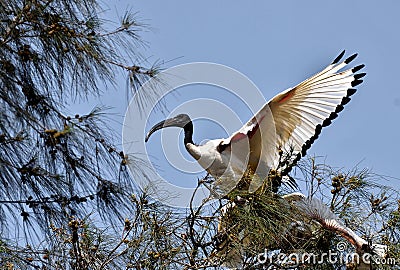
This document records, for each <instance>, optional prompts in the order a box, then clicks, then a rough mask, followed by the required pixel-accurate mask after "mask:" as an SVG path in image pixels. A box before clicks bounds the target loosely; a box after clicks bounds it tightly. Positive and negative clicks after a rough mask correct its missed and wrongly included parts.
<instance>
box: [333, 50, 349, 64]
mask: <svg viewBox="0 0 400 270" xmlns="http://www.w3.org/2000/svg"><path fill="white" fill-rule="evenodd" d="M345 52H346V50H343V51H342V52H341V53H340V54H339V55H338V56H337V57H336V58H335V60H333V62H332V65H334V64H337V63H338V62H339V61H340V59H342V57H343V55H344V54H345Z"/></svg>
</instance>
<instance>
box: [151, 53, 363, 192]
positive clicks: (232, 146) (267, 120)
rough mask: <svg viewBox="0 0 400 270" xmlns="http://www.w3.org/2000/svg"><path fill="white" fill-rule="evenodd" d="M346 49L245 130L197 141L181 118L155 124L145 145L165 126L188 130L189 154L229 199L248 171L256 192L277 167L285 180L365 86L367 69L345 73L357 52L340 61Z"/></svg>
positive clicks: (280, 96) (263, 110)
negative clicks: (324, 130)
mask: <svg viewBox="0 0 400 270" xmlns="http://www.w3.org/2000/svg"><path fill="white" fill-rule="evenodd" d="M344 53H345V51H343V52H342V53H341V54H340V55H339V56H338V57H336V59H335V60H334V61H333V62H332V63H331V64H330V65H328V66H327V67H326V68H325V69H323V70H322V71H321V72H319V73H317V74H315V75H314V76H311V77H310V78H308V79H306V80H305V81H303V82H301V83H300V84H298V85H297V86H295V87H292V88H289V89H287V90H285V91H283V92H281V93H279V94H278V95H276V96H275V97H273V98H272V99H271V100H270V101H269V102H268V103H266V104H265V105H264V107H263V108H261V109H260V110H259V111H258V112H257V113H256V115H254V117H253V118H251V119H250V120H249V121H248V122H247V123H246V124H245V125H244V126H243V127H242V128H241V129H239V130H238V131H237V132H235V133H233V134H232V135H231V136H230V137H229V138H227V139H215V140H210V141H208V142H207V143H205V144H203V145H196V144H194V143H193V140H192V135H193V124H192V121H191V119H190V117H189V116H188V115H186V114H179V115H177V116H175V117H173V118H170V119H166V120H164V121H161V122H159V123H158V124H156V125H154V126H153V127H152V128H151V129H150V131H149V132H148V134H147V136H146V138H145V141H146V142H147V141H148V139H149V137H150V136H151V135H152V134H153V133H154V132H155V131H157V130H159V129H162V128H165V127H180V128H183V129H184V134H185V137H184V143H185V147H186V149H187V151H188V152H189V153H190V155H192V156H193V157H194V158H195V159H196V160H197V161H198V163H199V164H200V165H201V166H202V167H203V168H204V169H205V170H206V171H207V172H208V173H209V174H210V175H212V176H213V177H214V178H215V179H216V182H215V183H214V187H215V191H216V192H217V193H218V194H222V195H226V194H227V193H229V192H230V191H231V190H232V189H234V188H235V187H236V185H237V183H238V182H239V181H240V179H241V178H242V176H243V174H244V173H245V172H251V173H252V174H254V175H256V176H257V177H254V178H253V180H252V182H251V183H250V185H249V187H248V191H249V192H254V191H255V190H257V189H258V188H259V187H260V185H261V184H262V182H263V180H264V179H266V177H268V174H269V173H270V171H271V169H274V170H275V171H276V172H277V173H278V174H279V175H280V176H281V177H283V176H286V175H288V173H289V172H290V171H291V169H292V167H293V166H294V165H295V164H296V163H297V161H299V159H300V158H301V157H302V156H304V155H305V154H306V151H307V150H308V149H309V148H310V147H311V145H312V143H313V142H314V141H315V140H316V139H317V138H318V136H319V134H320V132H321V129H322V127H325V126H328V125H329V124H330V123H331V120H333V119H335V118H336V117H337V115H338V113H339V112H341V111H342V110H343V106H344V105H345V104H347V103H348V102H349V101H350V96H351V95H353V94H354V93H355V92H356V90H355V89H354V88H353V87H354V86H356V85H358V84H360V83H361V82H362V80H360V79H361V78H362V77H364V76H365V73H359V74H356V73H357V72H358V71H359V70H360V69H362V68H363V67H364V65H358V66H356V67H353V68H349V69H347V70H344V71H341V70H342V69H344V68H345V67H346V66H347V65H348V64H349V63H350V62H351V61H352V60H354V58H356V56H357V54H354V55H352V56H350V57H348V58H347V59H345V60H344V61H342V62H340V60H341V58H342V57H343V55H344Z"/></svg>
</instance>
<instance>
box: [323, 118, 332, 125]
mask: <svg viewBox="0 0 400 270" xmlns="http://www.w3.org/2000/svg"><path fill="white" fill-rule="evenodd" d="M331 123H332V121H331V120H330V119H329V118H327V119H325V120H324V122H322V126H323V127H327V126H329V125H330V124H331Z"/></svg>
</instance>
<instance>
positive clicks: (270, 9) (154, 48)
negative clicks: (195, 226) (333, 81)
mask: <svg viewBox="0 0 400 270" xmlns="http://www.w3.org/2000/svg"><path fill="white" fill-rule="evenodd" d="M108 5H109V8H110V10H115V9H117V10H118V12H119V14H122V13H123V10H124V9H126V8H129V7H130V8H132V9H133V10H134V11H138V12H139V14H138V16H139V17H140V18H141V20H142V21H143V22H144V23H146V24H148V25H149V26H150V30H149V31H147V32H143V33H141V36H142V38H143V39H144V40H145V41H147V42H148V44H149V47H148V48H147V49H146V50H143V51H142V52H143V55H144V56H146V57H149V61H150V62H152V61H156V60H158V59H162V60H165V61H169V60H172V61H170V62H167V63H166V64H165V65H164V68H168V67H170V66H174V65H178V64H182V63H188V62H196V61H202V62H203V61H208V62H214V63H219V64H223V65H227V66H229V67H232V68H234V69H237V70H238V71H240V72H242V73H243V74H245V75H246V76H248V77H249V78H250V79H251V80H252V81H253V82H254V83H255V84H256V85H257V86H258V87H259V88H260V89H261V91H262V92H263V94H264V96H265V97H266V99H267V100H268V99H270V98H271V97H273V96H274V95H275V94H277V93H279V92H280V91H282V90H284V89H287V88H289V87H292V86H294V85H296V84H297V83H299V82H301V81H302V80H304V79H306V78H307V77H308V76H310V75H312V74H313V73H315V72H317V71H319V70H320V69H322V68H323V67H325V66H326V65H327V64H329V63H330V61H331V60H332V59H333V58H335V57H336V56H337V55H338V54H339V53H340V52H341V51H342V50H343V49H346V51H347V55H350V54H352V53H355V52H357V53H359V56H358V58H357V60H356V61H355V62H356V63H357V64H359V63H364V64H365V65H366V67H365V69H364V71H365V72H367V76H366V77H365V80H364V83H363V84H361V85H360V86H358V92H357V93H356V94H355V95H354V96H353V98H352V101H351V102H350V103H349V104H348V105H347V106H346V108H345V110H344V111H343V112H342V113H341V114H340V115H339V117H338V118H337V119H336V120H335V121H334V123H333V124H332V125H331V126H329V127H328V128H326V129H324V130H323V132H322V134H321V136H320V138H319V139H318V140H317V141H316V142H315V143H314V145H313V146H312V148H311V149H310V150H309V151H308V154H310V155H317V156H324V157H326V162H327V163H328V164H330V165H333V166H336V167H340V168H345V169H351V168H353V167H354V166H356V165H357V164H359V165H358V166H359V167H360V168H364V167H367V168H371V169H372V170H373V172H375V173H377V174H381V175H387V176H392V177H394V178H393V179H391V180H390V181H388V182H385V184H388V185H391V186H394V187H396V188H397V189H399V187H400V180H399V177H400V175H399V173H398V166H399V158H398V153H399V152H400V142H399V138H400V120H399V116H400V87H399V84H398V81H397V78H398V77H399V76H400V68H399V67H398V63H399V62H400V61H399V60H400V52H399V48H400V36H399V35H398V26H399V25H400V17H399V16H398V11H399V10H400V2H399V1H394V0H393V1H381V2H379V3H378V2H375V1H344V0H340V1H330V2H321V1H269V2H267V1H251V2H244V1H241V2H233V1H218V2H217V1H201V2H191V1H190V2H189V1H135V2H132V1H122V0H121V1H115V5H114V6H113V5H112V4H108ZM124 79H125V78H124V77H122V76H121V78H120V79H119V81H118V87H117V88H119V89H118V91H121V95H120V98H117V96H118V95H115V91H114V90H111V92H112V93H111V95H110V96H108V97H106V98H105V99H103V100H106V101H103V102H104V103H106V104H108V105H111V106H114V107H115V109H114V111H116V112H117V113H119V114H121V115H122V114H123V113H124V111H125V109H126V105H127V102H126V100H124V99H126V96H125V95H124V94H123V93H122V91H123V90H122V89H123V88H124V87H125V83H126V82H125V80H124ZM195 88H196V91H192V92H191V93H196V94H195V96H196V97H210V98H213V99H220V100H222V101H224V100H230V98H229V97H226V96H225V95H224V94H223V93H221V92H220V91H213V90H212V89H211V88H210V87H204V88H201V87H200V86H196V87H195ZM199 93H200V94H199ZM191 97H193V96H191V95H187V94H185V93H183V92H182V93H178V94H177V95H174V96H173V97H169V98H167V103H166V105H167V107H169V108H170V109H171V110H173V109H174V107H176V106H177V105H179V104H181V103H182V102H185V101H186V100H187V99H190V98H191ZM227 102H228V103H229V102H231V101H227ZM238 110H239V111H238V115H239V116H240V118H241V120H242V121H243V122H245V121H247V120H248V119H249V118H250V117H251V113H250V112H249V111H248V110H246V109H245V108H241V107H240V106H239V107H238ZM162 118H163V115H162V114H155V115H154V118H151V121H153V122H151V123H149V125H152V124H154V123H156V121H159V120H161V119H162ZM120 119H121V118H119V120H118V121H122V120H120ZM238 128H240V126H238ZM221 136H225V135H224V133H223V131H222V130H221V129H219V128H218V126H215V125H213V124H210V123H207V122H204V123H203V122H201V121H200V122H199V123H198V125H196V126H195V135H194V139H195V141H197V142H201V141H202V140H204V139H212V138H218V137H221ZM151 143H152V146H149V147H150V150H149V151H150V152H151V153H152V154H154V155H158V154H159V152H157V151H158V150H157V147H159V146H160V145H159V139H158V140H157V139H154V140H153V141H152V142H151ZM181 151H184V150H182V145H181ZM156 162H158V161H156ZM158 166H159V167H160V168H162V171H163V172H162V173H163V174H166V175H176V172H174V171H173V168H168V163H166V162H165V161H163V160H160V164H158ZM182 177H184V178H185V180H184V181H191V180H190V179H191V178H193V176H187V175H186V176H182Z"/></svg>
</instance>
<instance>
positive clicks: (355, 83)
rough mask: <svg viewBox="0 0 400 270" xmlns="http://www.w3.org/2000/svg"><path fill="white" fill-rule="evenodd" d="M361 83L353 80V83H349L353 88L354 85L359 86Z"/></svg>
mask: <svg viewBox="0 0 400 270" xmlns="http://www.w3.org/2000/svg"><path fill="white" fill-rule="evenodd" d="M362 82H363V80H354V81H352V82H351V86H352V87H354V86H356V85H359V84H360V83H362Z"/></svg>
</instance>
